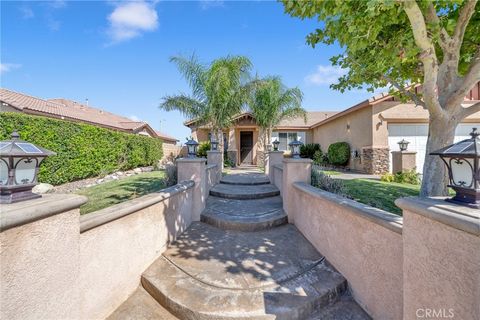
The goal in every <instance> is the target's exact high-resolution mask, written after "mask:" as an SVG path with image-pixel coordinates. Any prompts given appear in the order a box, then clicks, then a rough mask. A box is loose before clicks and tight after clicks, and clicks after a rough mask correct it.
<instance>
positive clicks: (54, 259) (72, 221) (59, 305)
mask: <svg viewBox="0 0 480 320" xmlns="http://www.w3.org/2000/svg"><path fill="white" fill-rule="evenodd" d="M85 202H87V198H86V197H83V196H79V195H73V194H52V195H44V196H43V197H42V198H38V199H34V200H28V201H23V202H17V203H13V204H2V205H0V243H1V249H0V279H1V285H0V305H1V308H0V319H80V318H81V314H80V312H81V311H80V305H81V298H80V297H81V293H80V292H79V278H80V220H79V217H80V213H79V209H78V208H79V207H80V206H81V205H82V204H84V203H85Z"/></svg>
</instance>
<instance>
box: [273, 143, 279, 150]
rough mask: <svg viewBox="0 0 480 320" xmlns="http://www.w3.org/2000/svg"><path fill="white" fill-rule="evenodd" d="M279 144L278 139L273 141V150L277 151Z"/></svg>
mask: <svg viewBox="0 0 480 320" xmlns="http://www.w3.org/2000/svg"><path fill="white" fill-rule="evenodd" d="M279 144H280V141H278V140H275V141H273V151H278V145H279Z"/></svg>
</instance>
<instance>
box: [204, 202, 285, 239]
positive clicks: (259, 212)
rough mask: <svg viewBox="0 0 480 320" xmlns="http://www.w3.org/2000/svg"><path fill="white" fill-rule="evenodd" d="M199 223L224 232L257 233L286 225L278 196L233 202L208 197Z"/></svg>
mask: <svg viewBox="0 0 480 320" xmlns="http://www.w3.org/2000/svg"><path fill="white" fill-rule="evenodd" d="M201 221H203V222H205V223H208V224H210V225H212V226H215V227H217V228H221V229H224V230H238V231H259V230H265V229H269V228H273V227H276V226H280V225H283V224H285V223H287V215H286V214H285V212H284V211H283V202H282V198H281V197H280V196H276V197H272V198H263V199H254V200H234V199H225V198H219V197H213V196H210V197H208V199H207V204H206V208H205V210H204V211H203V213H202V215H201Z"/></svg>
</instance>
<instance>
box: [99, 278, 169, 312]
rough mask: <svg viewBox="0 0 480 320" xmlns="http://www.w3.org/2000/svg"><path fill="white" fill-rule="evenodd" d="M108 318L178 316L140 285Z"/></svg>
mask: <svg viewBox="0 0 480 320" xmlns="http://www.w3.org/2000/svg"><path fill="white" fill-rule="evenodd" d="M107 320H178V318H177V317H175V316H174V315H172V314H171V313H170V312H168V311H167V310H166V309H165V308H164V307H162V305H161V304H159V303H158V302H157V301H156V300H155V299H153V297H152V296H151V295H150V294H149V293H148V292H147V291H145V289H144V288H143V287H142V286H139V287H138V288H137V290H135V292H134V293H133V294H132V295H131V296H130V297H129V298H128V299H127V300H125V302H124V303H122V304H121V305H120V307H118V308H117V310H115V311H114V312H113V313H112V314H111V315H110V316H109V317H108V318H107Z"/></svg>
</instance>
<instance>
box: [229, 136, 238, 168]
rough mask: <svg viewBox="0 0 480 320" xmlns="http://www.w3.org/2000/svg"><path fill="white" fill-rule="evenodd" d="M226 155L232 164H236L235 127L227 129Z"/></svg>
mask: <svg viewBox="0 0 480 320" xmlns="http://www.w3.org/2000/svg"><path fill="white" fill-rule="evenodd" d="M227 157H228V159H229V160H230V161H231V162H232V163H233V165H234V166H236V165H237V138H236V130H235V128H231V129H230V130H229V131H228V150H227Z"/></svg>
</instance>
